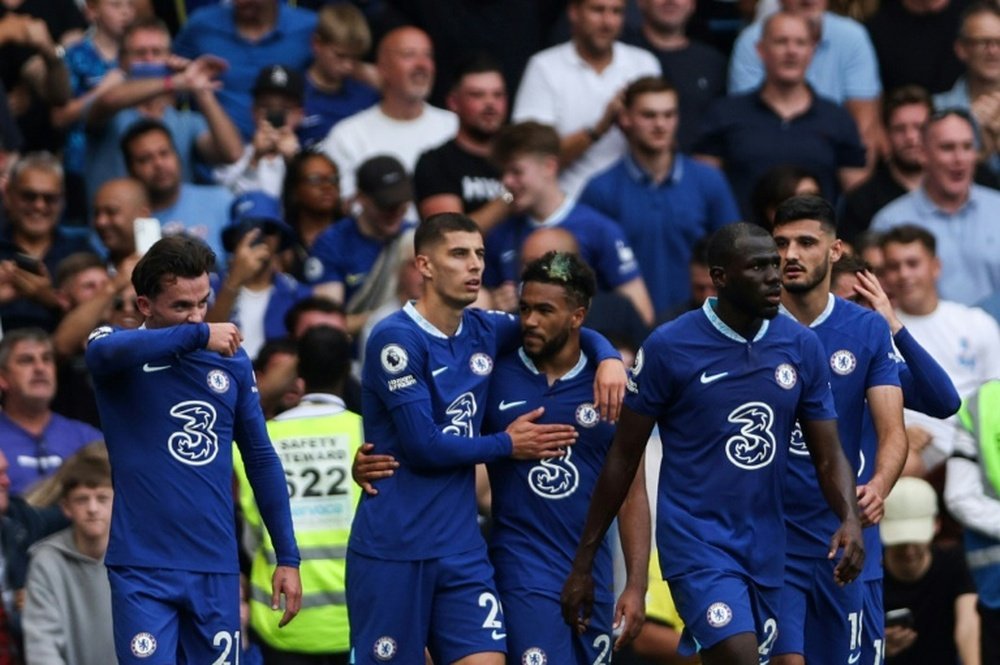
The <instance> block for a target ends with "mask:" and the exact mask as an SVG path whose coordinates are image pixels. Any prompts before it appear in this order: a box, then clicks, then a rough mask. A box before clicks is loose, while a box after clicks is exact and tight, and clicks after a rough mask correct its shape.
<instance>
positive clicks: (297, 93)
mask: <svg viewBox="0 0 1000 665" xmlns="http://www.w3.org/2000/svg"><path fill="white" fill-rule="evenodd" d="M252 92H253V96H254V97H256V96H257V95H259V94H261V93H263V92H277V93H279V94H282V95H288V96H289V97H294V98H295V99H297V100H300V101H301V100H302V96H303V95H304V94H305V81H303V79H302V75H301V74H299V73H298V72H297V71H295V70H294V69H290V68H288V67H285V66H284V65H268V66H267V67H264V68H262V69H261V70H260V72H259V73H258V74H257V80H256V81H255V82H254V84H253V90H252Z"/></svg>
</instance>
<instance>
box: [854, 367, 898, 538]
mask: <svg viewBox="0 0 1000 665" xmlns="http://www.w3.org/2000/svg"><path fill="white" fill-rule="evenodd" d="M865 397H866V398H867V399H868V408H869V410H870V411H871V417H872V423H873V424H874V425H875V435H876V437H877V439H878V451H877V452H876V454H875V473H874V474H873V475H872V477H871V480H869V481H868V482H867V483H865V484H864V485H862V486H861V487H858V489H857V492H858V507H859V508H860V509H861V513H862V516H863V518H864V522H865V525H866V526H867V525H871V524H878V522H879V521H880V520H881V519H882V515H883V513H884V512H885V511H884V509H883V506H882V503H883V502H884V500H885V497H887V496H888V495H889V492H890V490H892V488H893V486H894V485H895V484H896V480H898V479H899V474H900V473H902V471H903V465H904V464H906V455H907V453H908V452H909V444H908V443H907V441H906V427H905V426H904V425H903V391H902V390H900V389H899V387H898V386H872V387H870V388H869V389H868V390H867V391H865Z"/></svg>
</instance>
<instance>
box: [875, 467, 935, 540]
mask: <svg viewBox="0 0 1000 665" xmlns="http://www.w3.org/2000/svg"><path fill="white" fill-rule="evenodd" d="M937 514H938V499H937V493H936V492H935V491H934V488H933V487H931V486H930V484H929V483H928V482H927V481H926V480H921V479H920V478H911V477H909V476H904V477H903V478H900V479H899V481H898V482H897V483H896V486H895V487H894V488H892V492H890V493H889V496H888V497H886V499H885V516H884V517H883V518H882V524H881V533H882V543H883V544H884V545H885V546H887V547H890V546H892V545H903V544H906V543H921V544H927V543H930V542H931V541H932V540H934V521H935V518H937Z"/></svg>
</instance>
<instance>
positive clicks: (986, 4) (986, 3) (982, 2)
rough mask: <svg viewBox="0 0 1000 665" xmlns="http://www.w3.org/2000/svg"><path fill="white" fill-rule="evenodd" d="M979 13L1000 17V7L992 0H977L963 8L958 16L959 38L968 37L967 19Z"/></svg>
mask: <svg viewBox="0 0 1000 665" xmlns="http://www.w3.org/2000/svg"><path fill="white" fill-rule="evenodd" d="M978 14H992V15H993V16H996V17H997V18H1000V7H998V6H997V4H996V3H995V2H993V1H992V0H977V1H976V2H973V3H972V4H970V5H969V6H968V7H966V8H965V9H964V10H962V14H961V15H960V16H959V17H958V39H959V40H963V39H966V36H965V34H964V31H965V23H966V21H968V20H969V19H970V18H972V17H973V16H976V15H978Z"/></svg>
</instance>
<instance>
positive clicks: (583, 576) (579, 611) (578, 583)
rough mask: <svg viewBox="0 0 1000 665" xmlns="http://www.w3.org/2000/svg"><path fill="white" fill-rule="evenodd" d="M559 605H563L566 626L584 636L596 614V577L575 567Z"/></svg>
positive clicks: (565, 585) (564, 586)
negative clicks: (591, 618) (592, 617)
mask: <svg viewBox="0 0 1000 665" xmlns="http://www.w3.org/2000/svg"><path fill="white" fill-rule="evenodd" d="M559 603H560V605H562V616H563V621H565V622H566V625H567V626H569V627H570V628H572V629H573V630H575V631H576V632H577V633H580V634H583V633H584V631H586V630H587V626H589V625H590V617H591V615H592V614H593V612H594V577H593V575H591V573H590V571H589V570H588V571H586V572H581V571H578V570H577V569H576V568H575V567H574V568H573V569H572V570H571V571H570V573H569V577H567V578H566V583H565V584H564V585H563V590H562V594H561V595H560V596H559Z"/></svg>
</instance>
